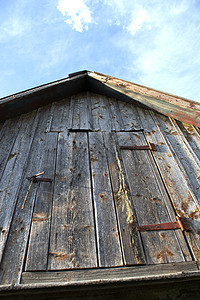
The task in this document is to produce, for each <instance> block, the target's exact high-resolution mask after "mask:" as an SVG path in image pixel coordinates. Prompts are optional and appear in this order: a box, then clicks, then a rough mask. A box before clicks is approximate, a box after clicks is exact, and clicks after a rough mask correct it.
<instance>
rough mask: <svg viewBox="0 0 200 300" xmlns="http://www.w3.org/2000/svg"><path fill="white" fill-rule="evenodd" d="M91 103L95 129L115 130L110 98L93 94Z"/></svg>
mask: <svg viewBox="0 0 200 300" xmlns="http://www.w3.org/2000/svg"><path fill="white" fill-rule="evenodd" d="M91 105H92V108H91V110H92V120H93V130H94V131H112V130H114V125H113V122H112V118H111V110H110V106H109V102H108V98H107V97H105V96H100V95H91Z"/></svg>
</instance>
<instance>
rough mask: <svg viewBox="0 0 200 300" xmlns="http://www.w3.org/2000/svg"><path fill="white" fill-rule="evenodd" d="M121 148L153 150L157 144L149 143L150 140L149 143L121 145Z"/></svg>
mask: <svg viewBox="0 0 200 300" xmlns="http://www.w3.org/2000/svg"><path fill="white" fill-rule="evenodd" d="M119 148H120V149H123V150H151V151H156V146H155V144H153V143H149V142H148V145H141V146H137V145H134V146H120V147H119Z"/></svg>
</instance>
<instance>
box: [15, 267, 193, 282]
mask: <svg viewBox="0 0 200 300" xmlns="http://www.w3.org/2000/svg"><path fill="white" fill-rule="evenodd" d="M190 272H191V273H192V272H198V269H197V265H196V263H195V262H182V263H170V264H160V265H151V266H137V267H122V268H105V269H88V270H75V271H66V272H65V271H62V272H23V274H22V281H21V283H22V284H34V283H35V284H37V283H41V282H42V283H44V284H45V283H46V284H48V283H51V282H54V283H59V282H68V283H73V282H85V283H87V284H88V283H90V282H92V281H94V280H95V281H96V280H101V281H102V282H103V281H104V282H105V281H106V282H110V283H111V282H114V281H116V282H125V281H128V280H144V279H146V280H148V279H152V278H156V277H157V278H159V277H162V276H163V277H165V276H168V277H170V276H173V275H179V276H180V275H181V273H182V274H183V273H185V274H189V273H190Z"/></svg>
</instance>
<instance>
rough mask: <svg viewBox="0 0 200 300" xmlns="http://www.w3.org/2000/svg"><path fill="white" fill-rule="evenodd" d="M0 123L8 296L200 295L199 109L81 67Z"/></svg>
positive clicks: (2, 276) (17, 98)
mask: <svg viewBox="0 0 200 300" xmlns="http://www.w3.org/2000/svg"><path fill="white" fill-rule="evenodd" d="M0 120H1V122H0V261H1V269H0V297H1V298H2V299H4V298H5V299H72V298H78V299H82V298H88V299H123V298H126V299H154V300H155V299H185V300H186V299H199V298H200V281H199V280H200V271H199V262H200V223H199V220H200V209H199V208H200V185H199V183H200V152H199V149H200V131H199V127H200V104H198V103H196V102H193V101H189V100H187V99H183V98H180V97H177V96H173V95H170V94H167V93H163V92H160V91H156V90H153V89H150V88H147V87H144V86H140V85H137V84H133V83H131V82H127V81H124V80H120V79H117V78H113V77H110V76H106V75H103V74H99V73H96V72H89V71H81V72H77V73H73V74H70V75H69V77H68V78H66V79H63V80H60V81H56V82H53V83H50V84H47V85H43V86H40V87H37V88H33V89H31V90H28V91H25V92H22V93H18V94H15V95H12V96H10V97H6V98H3V99H1V100H0Z"/></svg>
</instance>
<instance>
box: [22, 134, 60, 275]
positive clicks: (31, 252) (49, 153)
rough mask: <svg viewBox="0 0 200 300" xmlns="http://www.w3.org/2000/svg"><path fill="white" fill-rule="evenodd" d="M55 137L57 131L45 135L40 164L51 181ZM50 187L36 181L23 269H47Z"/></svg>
mask: <svg viewBox="0 0 200 300" xmlns="http://www.w3.org/2000/svg"><path fill="white" fill-rule="evenodd" d="M57 138H58V133H56V132H49V133H48V134H47V135H46V152H45V153H43V157H42V158H41V159H42V166H43V168H44V170H45V174H44V175H43V176H42V177H47V178H51V179H52V180H53V181H54V174H55V159H56V149H57ZM42 177H41V178H42ZM52 188H53V182H52V183H51V182H40V183H38V190H37V195H36V200H35V207H34V212H33V218H32V224H31V232H30V238H29V245H28V250H27V251H28V252H27V259H26V264H25V271H27V270H29V271H36V270H40V271H42V270H43V271H44V270H46V269H47V258H48V248H49V235H50V221H51V208H52Z"/></svg>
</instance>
